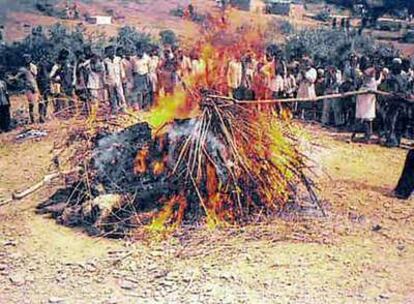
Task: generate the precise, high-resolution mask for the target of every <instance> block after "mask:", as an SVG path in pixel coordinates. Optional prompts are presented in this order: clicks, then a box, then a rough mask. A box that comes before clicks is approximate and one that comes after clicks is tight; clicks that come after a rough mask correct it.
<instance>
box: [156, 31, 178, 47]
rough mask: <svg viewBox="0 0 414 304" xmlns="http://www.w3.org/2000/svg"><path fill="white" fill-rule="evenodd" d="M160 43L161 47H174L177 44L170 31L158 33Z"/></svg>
mask: <svg viewBox="0 0 414 304" xmlns="http://www.w3.org/2000/svg"><path fill="white" fill-rule="evenodd" d="M160 38H161V43H162V44H163V45H166V44H169V45H176V44H178V38H177V36H176V35H175V33H174V32H173V31H172V30H164V31H161V32H160Z"/></svg>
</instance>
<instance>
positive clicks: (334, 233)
mask: <svg viewBox="0 0 414 304" xmlns="http://www.w3.org/2000/svg"><path fill="white" fill-rule="evenodd" d="M37 127H39V128H40V126H37ZM66 127H67V124H65V122H59V121H53V122H50V123H48V124H47V125H45V126H42V127H41V128H42V129H45V130H47V131H48V132H49V135H48V136H47V137H46V138H42V139H40V140H24V141H20V142H19V141H16V139H15V135H16V134H17V132H19V131H21V129H20V130H15V131H13V132H11V133H8V134H2V135H0V188H1V190H0V200H1V199H2V198H7V197H8V196H9V195H10V193H11V192H12V191H14V190H21V189H24V188H26V187H28V186H30V185H32V184H33V183H35V182H37V181H38V180H40V179H41V178H42V177H43V175H44V174H46V173H47V172H49V170H50V160H51V157H52V154H51V151H52V148H53V142H54V141H55V139H56V138H58V137H59V136H61V134H62V132H63V133H64V132H65V128H66ZM303 129H304V130H305V132H304V138H305V139H306V141H305V143H307V144H306V145H305V147H306V149H307V150H308V153H309V154H310V155H311V156H312V158H313V159H314V160H315V171H316V172H317V174H318V177H317V181H318V185H319V187H320V193H319V194H320V197H321V198H322V200H323V205H324V208H325V210H326V213H327V216H326V217H322V216H321V215H320V212H314V211H312V210H311V212H307V211H306V210H305V211H303V212H293V213H290V214H287V215H286V216H283V217H281V218H275V219H271V220H269V221H268V222H266V223H255V224H252V225H249V226H246V227H233V228H227V229H217V230H206V229H202V228H186V229H184V230H182V231H178V232H177V233H175V234H174V235H173V236H171V237H170V238H168V239H164V240H161V239H158V238H153V239H150V240H146V241H143V240H138V241H131V240H109V239H103V238H98V239H97V238H91V237H89V236H87V235H86V234H85V233H83V232H82V231H80V230H77V229H71V228H66V227H63V226H59V225H57V224H56V223H55V221H54V220H52V219H49V218H47V217H45V216H41V215H37V214H35V207H36V206H37V205H38V204H39V203H40V202H41V201H43V200H44V199H46V198H47V197H48V196H49V195H50V194H51V193H53V191H54V190H55V189H56V188H57V187H58V186H59V183H58V182H57V183H56V184H54V185H51V186H48V187H46V188H44V189H42V190H41V191H38V192H36V193H35V194H34V195H32V196H30V197H28V198H26V199H24V200H22V201H15V202H13V203H11V204H8V205H5V206H2V207H0V245H1V246H0V303H414V277H413V276H412V273H413V271H414V237H413V234H412V231H413V229H414V222H413V217H414V208H413V201H412V200H410V201H408V202H403V201H399V200H397V199H393V198H390V197H389V196H388V195H389V193H390V191H391V190H392V188H393V186H394V185H395V183H396V181H397V179H398V176H399V174H400V170H401V168H402V165H403V162H404V158H405V154H406V151H405V150H403V149H387V148H384V147H380V146H376V145H358V144H349V143H347V139H348V138H349V134H345V133H336V132H333V131H328V130H324V129H321V128H320V127H318V126H312V125H305V126H304V128H303ZM309 143H310V144H309Z"/></svg>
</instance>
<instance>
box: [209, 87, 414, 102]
mask: <svg viewBox="0 0 414 304" xmlns="http://www.w3.org/2000/svg"><path fill="white" fill-rule="evenodd" d="M364 94H375V95H381V96H386V97H392V96H397V95H395V94H393V93H389V92H384V91H379V90H359V91H350V92H345V93H337V94H329V95H323V96H318V97H316V98H285V99H263V100H237V99H234V98H232V97H228V96H219V95H209V97H211V98H220V99H225V100H231V101H233V102H234V103H235V104H250V105H257V104H259V105H260V104H274V103H292V102H317V101H321V100H329V99H339V98H347V97H352V96H357V95H364ZM398 97H399V98H402V99H404V100H405V101H407V102H414V100H412V99H407V98H404V97H401V96H398Z"/></svg>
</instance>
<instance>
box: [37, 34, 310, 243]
mask: <svg viewBox="0 0 414 304" xmlns="http://www.w3.org/2000/svg"><path fill="white" fill-rule="evenodd" d="M218 36H220V35H219V34H217V33H214V35H213V34H211V35H209V40H205V41H203V42H202V43H200V44H199V45H202V47H201V48H200V56H201V57H202V58H204V62H205V65H206V69H205V72H204V73H200V74H197V75H190V76H188V77H184V78H183V81H182V87H181V89H177V90H176V92H175V93H174V94H173V95H172V96H168V95H167V96H164V97H160V100H159V101H158V105H157V106H156V107H155V108H154V109H152V110H151V111H150V112H149V113H147V114H146V115H143V117H142V119H137V120H136V121H135V122H134V123H132V124H131V123H130V124H129V126H127V127H118V128H113V130H111V131H105V130H104V131H103V130H102V128H97V127H96V126H97V125H98V124H96V125H95V127H93V128H92V127H90V125H92V123H89V122H86V123H85V126H88V127H85V128H83V130H79V129H78V130H76V132H74V134H73V136H72V137H71V138H70V139H69V141H70V142H71V143H70V144H68V145H67V146H71V145H72V146H73V143H74V142H75V143H76V145H75V146H76V148H75V149H74V152H73V153H72V155H71V157H70V159H69V163H70V164H72V166H73V167H75V166H79V167H81V170H80V172H79V174H78V175H77V176H76V177H71V181H70V182H68V184H67V187H65V188H64V189H60V190H58V191H57V192H56V193H55V194H54V195H53V196H52V197H51V198H50V199H49V200H48V201H46V202H45V203H43V204H42V205H41V206H39V212H45V213H51V214H52V215H53V216H54V217H55V218H57V220H58V221H59V222H60V223H62V224H65V225H69V226H84V227H87V228H88V231H89V232H91V233H93V234H99V235H108V236H118V235H125V233H127V232H128V231H131V228H136V227H149V228H151V229H157V230H159V229H166V228H167V229H169V228H172V229H174V228H177V227H180V226H181V225H186V224H200V223H202V224H206V225H212V226H216V225H223V224H242V223H246V222H248V221H250V220H252V219H253V218H254V219H255V220H257V219H260V218H264V217H266V216H269V215H274V214H277V213H278V212H280V211H282V210H284V208H285V207H286V206H287V205H289V204H292V203H294V202H295V201H296V200H297V199H298V197H299V192H303V191H306V192H307V193H308V194H310V195H309V197H310V198H311V199H312V200H313V201H314V202H315V203H316V201H317V198H316V195H315V193H314V191H313V183H312V181H311V180H310V178H309V175H310V171H309V168H308V164H307V158H306V157H305V156H304V155H303V154H302V153H301V151H300V150H299V144H298V142H299V140H300V139H299V138H298V137H297V135H296V134H297V132H296V128H295V126H294V124H293V123H292V121H291V120H290V118H289V115H287V114H286V113H287V111H284V110H282V109H281V108H277V107H273V106H266V108H262V109H261V110H260V109H258V108H257V106H251V105H248V104H247V105H246V104H243V105H242V104H238V103H237V102H235V101H234V100H233V99H231V98H227V97H225V96H228V92H227V89H226V88H225V86H223V82H225V79H226V76H225V74H224V73H225V69H224V68H225V66H226V62H228V60H229V58H231V57H232V56H233V54H234V52H236V49H238V48H239V47H241V45H236V44H234V45H232V46H231V47H229V46H228V41H230V40H229V39H227V40H226V39H217V37H218ZM220 37H223V35H221V36H220ZM244 37H256V36H255V35H244ZM213 39H214V41H218V43H217V44H218V45H217V44H214V43H211V41H212V40H213ZM222 41H226V43H227V44H223V43H221V42H222ZM231 41H237V39H233V40H231ZM246 45H250V46H251V47H263V46H260V45H259V46H256V45H253V44H252V43H248V44H246ZM223 79H224V81H223ZM275 109H277V110H275ZM140 114H141V113H138V114H137V115H140ZM106 125H108V124H106ZM91 130H92V131H91Z"/></svg>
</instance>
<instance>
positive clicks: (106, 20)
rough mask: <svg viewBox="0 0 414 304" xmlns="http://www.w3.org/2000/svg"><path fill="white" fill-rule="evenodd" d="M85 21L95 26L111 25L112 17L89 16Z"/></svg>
mask: <svg viewBox="0 0 414 304" xmlns="http://www.w3.org/2000/svg"><path fill="white" fill-rule="evenodd" d="M87 21H88V22H89V23H91V24H96V25H110V24H112V16H89V17H88V18H87Z"/></svg>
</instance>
